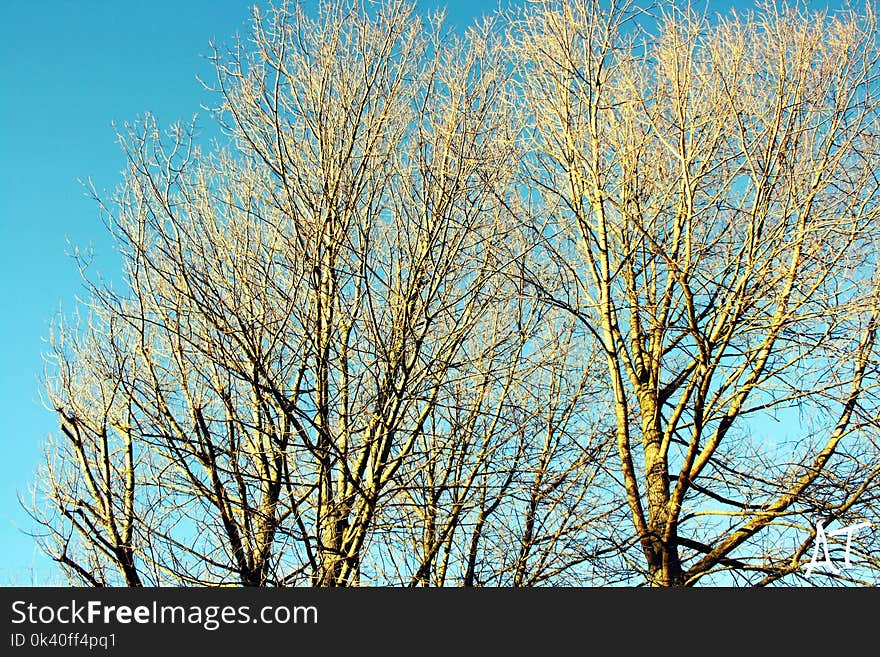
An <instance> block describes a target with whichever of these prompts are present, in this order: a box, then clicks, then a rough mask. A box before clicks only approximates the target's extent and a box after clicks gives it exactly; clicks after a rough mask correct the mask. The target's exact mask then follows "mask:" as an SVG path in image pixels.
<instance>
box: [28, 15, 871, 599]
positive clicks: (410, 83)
mask: <svg viewBox="0 0 880 657" xmlns="http://www.w3.org/2000/svg"><path fill="white" fill-rule="evenodd" d="M875 28H876V26H875V24H874V18H873V14H871V13H870V11H866V12H863V13H861V14H859V13H853V12H837V13H819V12H815V11H808V10H807V9H805V8H804V7H802V6H791V7H790V6H782V5H773V4H767V5H763V6H761V7H759V8H757V9H756V10H755V11H754V12H751V13H747V14H744V15H742V16H736V15H732V14H731V15H727V16H721V17H712V18H710V17H709V16H706V15H703V14H701V13H699V12H697V11H695V10H693V9H691V8H685V7H682V6H676V5H674V4H661V5H656V6H652V7H647V6H637V5H635V4H632V3H626V2H624V3H618V2H613V3H598V2H591V1H589V0H579V1H572V2H548V3H534V4H530V5H529V6H528V7H527V8H525V9H524V10H522V11H521V12H513V13H509V14H498V15H496V16H493V17H491V18H489V19H486V20H484V21H483V22H481V23H479V24H475V25H474V26H472V27H471V28H470V29H469V30H468V31H467V33H466V34H465V35H463V36H457V35H455V34H453V33H452V32H450V31H448V30H447V29H446V28H445V27H444V26H443V24H442V21H441V20H440V18H439V16H422V15H420V14H418V13H417V12H416V11H415V10H414V8H413V7H411V6H409V5H407V4H405V3H399V2H383V3H378V4H375V5H374V4H369V3H363V4H362V3H358V2H345V3H339V2H326V3H323V4H322V5H321V6H320V9H319V13H318V14H317V15H316V16H311V15H309V14H308V13H306V12H305V11H304V10H303V9H302V8H301V7H300V6H297V5H292V4H291V5H283V6H280V7H277V8H270V9H268V10H266V9H263V10H259V11H255V13H254V21H253V29H252V32H251V34H250V36H249V37H248V38H247V39H243V40H241V41H240V42H237V43H235V44H233V45H232V46H231V47H229V48H227V49H222V50H221V49H218V50H216V51H215V53H214V57H213V59H212V61H213V63H214V65H215V69H216V78H215V79H214V80H213V81H211V82H209V84H210V85H211V86H212V88H213V89H214V91H215V93H216V98H217V99H218V106H217V107H216V110H215V114H214V118H215V120H217V121H218V122H219V124H220V125H221V126H222V127H223V130H224V134H225V135H226V137H227V143H226V145H225V146H223V147H217V148H212V149H211V150H203V148H201V147H200V145H199V144H198V143H197V140H196V139H195V130H194V128H193V127H185V126H180V125H178V126H174V127H172V128H171V129H170V130H164V131H163V130H162V129H160V128H159V127H158V126H157V125H156V123H155V121H153V120H151V119H150V118H147V119H145V120H144V121H142V122H139V123H137V124H135V125H132V126H131V127H130V128H129V129H128V130H127V131H126V132H125V133H124V134H123V135H122V136H121V137H122V138H121V143H122V145H123V148H124V151H125V154H126V157H127V160H128V168H127V171H126V174H125V177H124V181H123V183H122V184H121V185H120V187H119V188H118V190H117V192H116V193H115V194H114V195H113V196H112V197H110V198H100V197H99V196H98V195H97V194H96V195H95V196H96V200H97V201H98V203H99V207H100V210H101V212H102V216H103V217H104V218H105V220H106V223H107V226H108V228H109V230H110V231H111V232H112V234H113V235H114V237H115V238H116V240H117V242H118V245H119V249H120V253H121V254H122V256H123V260H124V263H125V271H124V274H125V285H124V286H122V287H120V288H118V289H113V288H112V287H110V286H108V285H104V284H101V283H100V282H90V283H89V285H90V290H91V298H90V300H89V302H88V304H86V307H84V308H83V312H82V313H81V315H80V316H79V318H78V320H77V319H74V320H73V321H71V320H70V319H65V318H62V319H61V320H59V321H58V323H57V325H56V327H55V330H54V331H53V336H52V342H51V347H52V351H51V363H50V367H49V369H48V372H47V385H46V392H47V401H48V405H49V406H50V407H51V409H52V410H53V411H54V412H55V413H56V414H57V416H58V419H59V422H60V432H59V433H58V435H56V436H53V438H52V439H51V440H50V442H49V444H48V446H47V459H46V465H45V468H44V469H43V471H42V472H41V473H40V475H39V477H38V482H37V489H38V490H37V496H36V498H35V499H36V501H35V504H34V507H33V513H34V515H35V517H36V518H37V519H38V520H39V521H40V523H41V527H42V533H41V542H42V544H43V546H44V548H45V549H46V550H47V552H48V553H49V554H50V555H51V556H52V557H53V558H54V559H56V560H57V561H58V562H59V563H60V564H61V566H62V568H63V569H64V571H65V573H67V574H68V575H69V577H70V578H71V580H72V581H76V582H80V583H85V584H90V585H104V584H116V583H123V584H127V585H149V584H153V585H162V584H227V583H232V584H241V585H259V586H264V585H302V584H311V585H318V586H348V585H359V584H395V585H425V586H432V585H461V584H463V585H469V586H470V585H502V586H508V585H510V586H534V585H547V584H586V585H594V584H607V583H628V584H632V583H642V582H645V583H650V584H653V585H692V584H696V583H737V584H743V583H744V584H772V583H797V582H810V581H812V582H816V581H821V582H834V583H847V582H856V583H875V582H876V578H877V566H878V561H877V559H876V557H875V556H873V555H872V553H871V546H872V542H873V539H874V538H875V537H876V525H877V524H878V523H877V522H876V521H877V492H878V487H877V477H878V474H880V461H878V451H877V447H878V443H877V433H876V425H877V416H878V410H880V409H878V406H877V395H876V387H877V359H876V355H875V344H874V343H875V333H876V329H877V321H878V319H880V314H878V313H880V297H878V287H877V285H878V281H880V279H878V276H877V273H878V272H877V268H876V264H877V263H876V245H877V237H878V235H877V230H878V229H877V228H875V226H878V225H880V223H878V221H877V219H878V211H880V210H878V201H877V198H878V196H877V187H878V184H880V182H878V177H877V172H878V158H880V125H878V112H877V110H876V107H877V103H876V94H877V87H878V80H877V75H878V72H880V71H878V65H877V60H878V55H880V51H878V48H877V43H876V29H875ZM86 271H87V270H86ZM86 280H89V279H88V278H87V279H86ZM772 417H779V418H782V419H783V420H784V421H785V422H786V423H787V424H788V429H787V433H788V435H787V436H785V437H782V436H779V437H776V436H767V435H766V432H767V426H768V424H767V419H768V418H772ZM762 434H763V435H762ZM818 520H821V521H823V522H824V523H825V525H826V526H832V525H834V524H835V523H837V524H840V525H846V524H852V523H853V522H873V523H874V525H875V529H873V530H871V529H869V530H866V531H864V532H862V533H861V534H860V535H858V536H856V537H855V538H854V541H853V545H852V546H851V549H852V555H853V556H852V557H851V558H852V559H853V561H855V562H857V563H856V565H855V566H854V567H852V568H850V569H847V570H845V571H841V572H838V573H834V572H830V571H823V572H821V573H813V574H812V575H811V577H812V579H807V577H806V575H805V573H804V568H805V564H806V562H807V561H808V560H809V549H810V548H811V547H812V545H813V542H814V539H815V533H816V522H817V521H818ZM842 547H843V546H842V545H836V547H835V553H837V551H839V550H840V549H842ZM847 549H850V548H847Z"/></svg>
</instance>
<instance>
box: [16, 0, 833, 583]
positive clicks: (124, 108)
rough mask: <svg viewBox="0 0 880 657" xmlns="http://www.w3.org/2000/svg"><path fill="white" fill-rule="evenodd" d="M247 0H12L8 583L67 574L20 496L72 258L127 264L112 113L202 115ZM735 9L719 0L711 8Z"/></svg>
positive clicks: (468, 15) (45, 419) (467, 5)
mask: <svg viewBox="0 0 880 657" xmlns="http://www.w3.org/2000/svg"><path fill="white" fill-rule="evenodd" d="M523 1H524V0H523ZM249 4H251V3H250V2H247V1H246V0H142V1H135V0H116V1H111V0H76V1H74V0H2V2H0V58H2V68H0V71H2V72H0V248H2V257H0V294H2V306H3V307H4V308H6V312H5V313H3V318H2V320H0V344H2V345H3V349H2V351H0V359H2V360H0V546H2V556H0V585H31V584H41V583H52V582H60V580H59V579H58V578H57V576H55V575H53V573H54V569H53V568H52V567H51V564H50V563H49V562H48V561H47V560H46V559H45V558H44V557H41V556H40V555H39V554H38V553H37V551H36V549H35V547H34V544H33V541H32V539H31V538H30V537H29V536H27V535H26V534H25V533H24V532H25V531H26V530H29V529H31V528H32V523H31V521H30V518H29V517H28V516H27V514H26V513H25V512H24V511H23V509H22V508H21V506H20V505H19V503H18V499H17V496H18V495H22V496H25V497H26V496H27V493H28V486H29V485H30V483H31V481H32V479H33V476H34V472H35V469H36V468H37V466H38V464H39V461H40V450H41V444H42V442H43V440H44V439H45V437H46V435H47V434H48V433H49V432H51V431H54V430H55V429H56V423H55V420H54V417H53V416H52V414H50V413H49V412H47V411H45V410H44V409H43V408H42V406H41V405H40V402H39V375H40V372H41V370H42V360H41V353H42V351H43V349H44V346H45V345H44V343H43V341H42V340H43V338H45V336H46V335H47V333H48V325H49V321H50V320H51V318H52V317H53V315H54V314H55V313H56V312H57V311H58V310H59V307H62V306H63V307H64V308H65V309H67V310H72V309H73V306H74V301H75V296H76V294H77V293H78V292H81V291H82V288H81V285H80V281H79V277H78V273H77V270H76V267H75V266H74V264H73V262H72V261H71V259H70V258H69V257H67V256H66V254H67V253H68V251H69V250H70V248H71V247H72V246H79V247H87V246H89V245H91V246H93V247H94V249H95V253H96V263H97V265H98V268H99V269H101V270H103V271H106V273H107V275H108V276H109V277H113V275H114V267H115V265H116V264H117V262H118V261H117V260H116V258H115V257H114V254H113V251H112V246H111V244H110V243H109V241H108V239H107V236H106V232H105V230H104V227H103V225H102V224H101V222H100V220H99V217H98V213H97V211H96V208H95V206H94V204H93V203H92V202H91V201H90V200H89V199H87V198H86V197H85V195H84V189H83V187H82V186H81V184H80V183H79V182H78V179H86V178H89V177H90V178H91V179H92V181H93V182H94V184H95V185H96V187H97V188H98V189H99V190H105V189H112V188H113V187H114V186H115V185H116V184H117V182H118V181H119V177H120V171H121V169H122V166H123V159H122V155H121V152H120V150H119V149H118V147H117V145H116V143H115V134H114V131H113V128H112V122H113V121H116V122H119V123H122V122H124V121H130V120H133V119H135V118H137V117H138V116H139V115H142V114H143V113H144V112H145V111H149V112H151V113H153V114H154V115H156V116H157V117H158V119H159V121H160V123H162V124H164V125H167V124H169V123H171V122H173V121H175V120H177V119H184V120H186V119H189V118H191V117H192V115H193V114H194V113H200V114H202V115H204V113H203V112H202V111H201V110H200V104H201V103H205V102H208V101H209V99H210V97H209V95H208V94H207V93H206V92H204V91H203V89H202V87H201V85H200V83H199V82H198V81H197V79H196V75H197V74H202V75H203V76H209V74H210V66H209V65H208V63H207V62H206V61H205V60H204V59H203V58H202V57H201V55H205V54H207V53H208V51H209V41H210V40H211V39H212V38H216V39H217V40H218V41H219V42H223V41H224V40H226V39H228V38H229V37H230V36H231V35H233V34H234V33H235V32H236V31H244V30H245V29H246V21H247V18H248V14H249V12H248V6H249ZM438 4H445V5H446V6H447V7H448V12H449V18H450V20H451V21H452V22H453V23H455V24H458V25H463V24H466V23H468V22H469V21H470V20H471V19H472V18H473V17H474V16H476V15H478V14H480V13H482V12H484V11H489V10H491V9H493V8H494V7H495V6H497V2H493V1H486V0H471V1H467V0H464V1H457V2H448V3H433V2H424V1H423V2H420V5H421V6H422V7H423V8H425V9H427V8H429V7H432V6H436V5H438ZM512 4H515V2H514V3H512ZM733 4H735V5H742V4H746V3H733ZM748 4H751V3H748ZM818 4H819V3H814V5H818ZM730 5H731V3H730V2H727V1H725V2H714V1H713V2H710V7H711V9H713V10H715V9H718V10H720V11H723V10H725V9H726V8H728V7H729V6H730Z"/></svg>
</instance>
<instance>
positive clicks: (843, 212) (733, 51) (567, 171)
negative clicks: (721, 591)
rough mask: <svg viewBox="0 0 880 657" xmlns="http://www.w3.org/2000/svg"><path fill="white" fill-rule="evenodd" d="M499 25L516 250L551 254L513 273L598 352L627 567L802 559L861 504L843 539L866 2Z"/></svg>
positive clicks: (866, 273)
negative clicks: (519, 179)
mask: <svg viewBox="0 0 880 657" xmlns="http://www.w3.org/2000/svg"><path fill="white" fill-rule="evenodd" d="M514 41H515V44H516V45H515V47H516V49H517V51H518V53H519V60H520V67H521V71H520V74H519V79H520V81H521V88H522V92H523V99H524V100H523V102H524V105H525V106H526V107H530V108H534V109H535V111H534V113H533V116H532V119H531V122H530V129H529V132H530V140H531V144H532V152H531V155H530V161H529V165H528V170H529V177H528V183H527V184H528V185H529V187H530V188H531V189H532V190H534V191H535V192H536V193H537V195H538V196H539V197H540V200H541V204H542V207H541V208H540V211H539V212H537V211H536V212H535V213H534V215H533V218H532V220H531V222H532V232H533V235H534V236H535V239H536V241H539V242H540V243H541V244H542V245H543V246H542V248H540V249H539V250H536V252H535V253H536V254H537V255H536V262H538V263H540V260H541V259H548V258H549V259H551V260H553V261H554V262H556V263H557V267H558V270H559V271H560V272H561V274H560V276H559V277H558V278H559V282H558V283H557V284H556V290H551V289H548V286H547V285H546V283H545V280H546V279H545V277H542V276H534V275H533V276H532V279H533V286H532V287H533V290H534V291H535V292H536V293H537V294H538V295H539V296H541V297H542V298H544V299H545V301H546V302H547V303H550V304H551V305H554V306H556V307H561V308H565V309H566V310H567V311H568V312H570V313H571V314H572V315H573V316H575V317H577V318H578V319H579V320H580V321H581V322H582V323H583V324H584V325H585V326H586V327H589V328H590V330H591V331H592V334H593V339H595V340H596V341H597V342H598V344H599V345H601V349H602V351H603V352H604V356H605V360H606V364H607V383H608V386H609V387H610V389H611V391H612V392H613V397H614V416H615V424H616V440H617V452H618V454H617V456H618V469H619V472H620V476H621V478H622V485H623V489H624V490H625V495H626V499H627V502H628V505H629V512H630V513H629V514H630V518H631V522H632V526H633V527H634V530H635V535H636V537H637V539H638V546H639V549H640V551H641V555H642V558H641V564H642V565H641V568H640V570H641V573H642V576H643V577H644V580H645V581H647V582H649V583H651V584H654V585H690V584H694V583H696V582H698V581H707V582H716V583H728V584H730V583H755V584H757V583H764V584H766V583H771V582H774V581H778V580H781V579H783V578H786V581H794V580H793V578H795V579H796V578H803V577H804V576H805V567H804V566H805V561H809V558H810V553H809V547H811V545H812V542H813V538H814V534H815V527H816V522H817V521H819V520H822V521H824V522H825V524H826V526H827V525H829V524H830V523H840V524H843V525H847V524H850V523H852V522H858V521H870V522H873V523H874V525H875V529H874V532H873V533H871V532H862V533H861V535H860V537H859V538H860V541H859V542H858V550H859V552H860V553H861V554H860V557H864V555H865V553H866V552H867V551H868V550H869V549H870V546H871V545H872V541H874V539H876V536H877V533H876V525H877V505H876V502H877V490H878V489H877V475H878V463H880V461H878V450H877V447H878V443H877V433H876V427H877V418H878V407H877V367H876V365H877V362H876V349H875V335H876V330H877V322H878V320H880V303H878V281H880V278H878V271H877V251H876V248H877V238H878V228H880V223H878V219H880V204H878V200H880V195H878V164H880V130H878V127H880V126H878V110H877V108H878V100H880V97H878V92H880V87H878V73H880V69H878V57H880V52H878V48H877V45H878V44H877V25H876V21H875V19H874V16H873V14H872V13H870V11H868V12H866V13H863V14H856V13H853V12H851V11H845V12H843V11H842V12H839V13H835V14H829V13H827V12H812V11H807V10H806V9H805V8H804V7H802V6H800V5H795V6H780V5H777V4H774V3H768V4H764V5H760V6H759V7H758V8H757V10H756V11H754V12H748V13H746V14H744V15H743V16H737V15H734V14H731V15H728V16H714V17H711V16H708V15H705V14H700V13H698V12H696V11H694V10H692V9H691V8H689V7H687V6H684V7H682V6H675V5H673V4H661V5H659V6H655V7H654V8H653V9H652V11H651V12H648V11H647V10H645V9H642V8H639V7H637V6H635V5H634V4H632V3H629V2H616V1H612V2H609V3H607V6H602V5H600V3H599V2H594V1H591V0H573V1H570V2H547V3H539V6H538V7H537V8H536V9H535V10H534V11H529V12H526V13H525V15H524V16H522V17H521V20H520V21H519V24H518V26H517V29H516V36H515V38H514ZM533 267H534V268H535V270H536V271H538V268H539V267H543V268H544V269H546V266H545V265H540V264H535V265H533ZM774 420H776V421H777V422H779V423H776V422H774ZM839 547H840V548H842V547H843V546H842V544H841V545H840V546H839ZM854 549H855V548H854ZM861 563H862V565H863V566H864V568H861V569H858V568H854V569H849V570H846V571H845V572H842V573H841V574H840V575H839V579H840V580H841V581H844V580H849V581H863V582H864V581H867V582H872V583H876V581H877V571H876V559H874V561H873V564H871V562H870V561H869V560H867V559H864V558H862V559H861ZM830 576H832V577H833V574H831V575H830ZM819 578H820V576H819V575H818V574H817V575H815V579H814V580H812V581H814V582H815V581H817V580H818V581H821V580H819ZM633 581H636V580H635V579H634V580H633Z"/></svg>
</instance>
